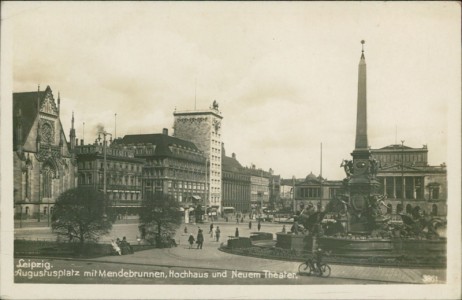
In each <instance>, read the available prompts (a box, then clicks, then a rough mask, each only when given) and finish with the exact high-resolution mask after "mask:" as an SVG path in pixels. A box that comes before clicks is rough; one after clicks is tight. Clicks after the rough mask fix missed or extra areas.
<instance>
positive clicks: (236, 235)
mask: <svg viewBox="0 0 462 300" xmlns="http://www.w3.org/2000/svg"><path fill="white" fill-rule="evenodd" d="M234 236H235V237H237V238H238V237H239V228H237V227H236V232H235V233H234Z"/></svg>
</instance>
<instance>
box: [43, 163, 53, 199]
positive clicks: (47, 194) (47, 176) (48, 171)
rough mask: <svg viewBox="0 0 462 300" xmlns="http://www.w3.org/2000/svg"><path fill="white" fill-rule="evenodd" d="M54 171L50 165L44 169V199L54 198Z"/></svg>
mask: <svg viewBox="0 0 462 300" xmlns="http://www.w3.org/2000/svg"><path fill="white" fill-rule="evenodd" d="M53 171H54V170H53V168H52V166H51V165H50V164H46V165H45V166H44V167H43V169H42V198H51V196H52V190H51V188H52V181H53V175H54V172H53Z"/></svg>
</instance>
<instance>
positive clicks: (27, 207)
mask: <svg viewBox="0 0 462 300" xmlns="http://www.w3.org/2000/svg"><path fill="white" fill-rule="evenodd" d="M28 214H29V206H26V215H28Z"/></svg>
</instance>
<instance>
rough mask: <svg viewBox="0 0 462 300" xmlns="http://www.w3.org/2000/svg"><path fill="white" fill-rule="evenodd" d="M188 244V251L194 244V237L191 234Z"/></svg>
mask: <svg viewBox="0 0 462 300" xmlns="http://www.w3.org/2000/svg"><path fill="white" fill-rule="evenodd" d="M188 242H189V249H191V248H192V246H193V244H194V236H193V234H192V233H190V234H189V239H188Z"/></svg>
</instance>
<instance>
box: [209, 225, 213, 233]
mask: <svg viewBox="0 0 462 300" xmlns="http://www.w3.org/2000/svg"><path fill="white" fill-rule="evenodd" d="M209 233H210V237H213V222H212V223H210V231H209Z"/></svg>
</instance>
